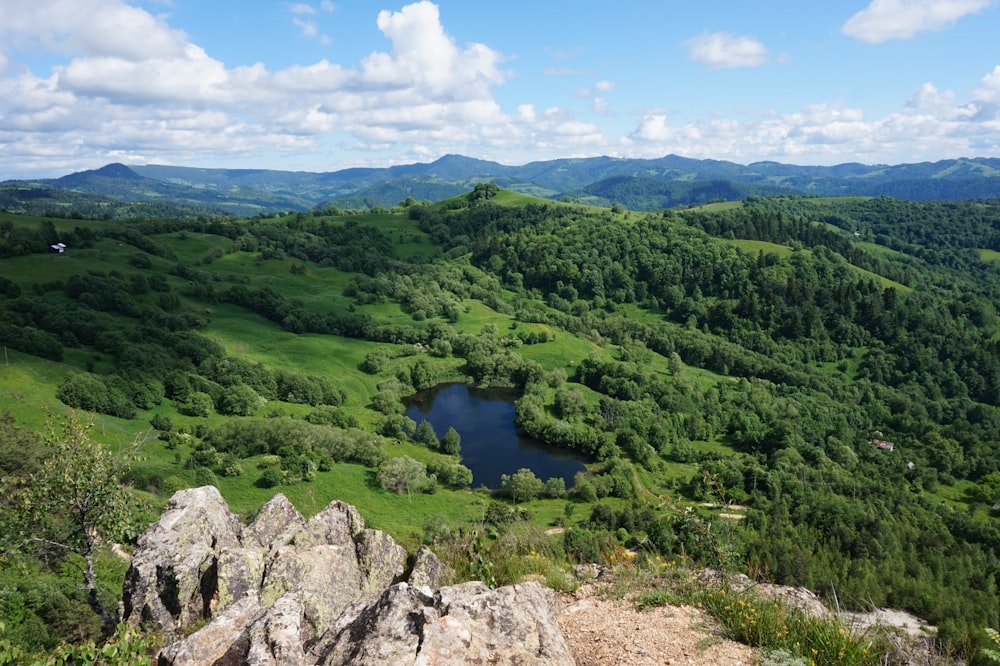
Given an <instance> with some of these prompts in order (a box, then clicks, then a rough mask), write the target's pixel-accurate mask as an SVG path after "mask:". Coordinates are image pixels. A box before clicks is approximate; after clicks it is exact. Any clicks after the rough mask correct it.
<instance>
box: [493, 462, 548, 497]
mask: <svg viewBox="0 0 1000 666" xmlns="http://www.w3.org/2000/svg"><path fill="white" fill-rule="evenodd" d="M500 486H501V487H502V488H503V489H504V490H506V491H507V492H508V493H510V497H511V499H513V500H514V503H515V504H516V503H518V502H530V501H531V500H533V499H535V498H536V497H538V496H539V495H540V494H541V493H542V489H543V488H544V486H545V484H543V483H542V480H541V479H539V478H538V477H537V476H535V473H534V472H532V471H531V470H530V469H527V468H526V467H522V468H521V469H519V470H517V471H516V472H514V474H513V475H508V474H504V475H502V476H501V477H500Z"/></svg>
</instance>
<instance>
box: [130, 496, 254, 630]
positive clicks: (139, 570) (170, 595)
mask: <svg viewBox="0 0 1000 666" xmlns="http://www.w3.org/2000/svg"><path fill="white" fill-rule="evenodd" d="M241 533H242V525H241V524H240V521H239V519H237V517H236V516H235V515H234V514H233V513H232V512H231V511H230V510H229V506H228V505H227V504H226V501H225V500H224V499H223V498H222V495H221V494H219V491H218V489H216V488H215V487H214V486H205V487H203V488H190V489H187V490H180V491H178V492H176V493H175V494H174V496H173V497H171V498H170V501H169V502H167V506H166V509H165V510H164V512H163V515H162V516H160V519H159V520H158V521H157V522H156V523H154V524H153V526H152V527H150V528H149V529H148V530H146V532H145V534H143V535H142V536H141V537H139V543H138V548H137V549H136V551H135V555H134V556H133V558H132V564H131V566H130V567H129V570H128V573H127V574H126V576H125V586H124V591H123V594H122V602H123V612H122V617H123V618H124V620H125V621H126V622H129V623H131V624H139V623H141V622H142V623H152V624H153V625H154V626H156V627H157V629H158V630H160V631H162V632H164V633H165V634H166V635H171V634H172V633H174V632H175V631H177V630H178V629H180V628H181V627H185V626H190V625H191V624H194V623H196V622H199V621H201V620H204V619H206V618H208V617H210V616H211V614H212V611H213V610H214V606H215V605H216V603H217V598H216V593H217V590H218V584H217V578H218V561H219V555H220V553H221V552H222V551H223V550H225V549H229V548H239V547H240V536H241Z"/></svg>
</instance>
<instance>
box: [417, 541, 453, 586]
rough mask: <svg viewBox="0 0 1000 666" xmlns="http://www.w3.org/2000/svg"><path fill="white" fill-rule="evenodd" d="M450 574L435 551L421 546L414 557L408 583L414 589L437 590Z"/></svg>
mask: <svg viewBox="0 0 1000 666" xmlns="http://www.w3.org/2000/svg"><path fill="white" fill-rule="evenodd" d="M450 573H451V572H450V571H448V567H447V566H445V564H444V562H442V561H441V560H440V559H439V558H438V556H437V555H435V554H434V551H432V550H431V549H430V548H428V547H427V546H421V547H420V549H419V550H418V551H417V554H416V555H414V556H413V569H411V570H410V577H409V579H408V580H407V582H408V583H409V584H410V585H412V586H413V587H419V588H424V589H426V590H436V589H437V588H439V587H441V586H442V585H443V584H444V582H445V580H446V579H447V578H448V576H449V575H450Z"/></svg>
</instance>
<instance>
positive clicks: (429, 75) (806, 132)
mask: <svg viewBox="0 0 1000 666" xmlns="http://www.w3.org/2000/svg"><path fill="white" fill-rule="evenodd" d="M998 4H1000V2H998V0H858V1H847V0H840V1H838V2H822V3H803V2H801V1H795V2H792V1H785V0H760V1H758V2H746V1H745V0H740V1H730V0H700V2H697V3H676V2H664V1H663V0H650V1H638V0H620V1H619V2H616V3H608V2H604V1H598V0H576V1H575V2H566V1H564V0H532V1H530V2H529V1H527V0H507V1H506V2H503V3H489V4H487V3H481V2H470V1H469V0H463V1H459V0H437V2H431V1H429V0H423V1H420V2H411V3H406V2H399V1H398V0H397V2H386V1H385V0H377V1H376V2H371V1H365V2H362V1H360V0H355V1H349V0H333V1H330V0H309V1H306V2H271V1H265V0H254V1H253V2H248V1H247V0H2V2H0V179H7V178H30V177H47V176H58V175H62V174H65V173H69V172H72V171H78V170H82V169H88V168H96V167H99V166H102V165H104V164H107V163H108V162H116V161H117V162H124V163H126V164H147V163H158V164H175V165H183V166H204V167H225V168H271V169H289V170H307V171H332V170H337V169H341V168H346V167H352V166H387V165H391V164H401V163H410V162H426V161H432V160H434V159H437V158H438V157H440V156H442V155H445V154H448V153H460V154H463V155H469V156H472V157H479V158H482V159H489V160H495V161H498V162H502V163H505V164H523V163H526V162H530V161H534V160H544V159H553V158H559V157H583V156H593V155H613V156H621V157H659V156H663V155H667V154H671V153H673V154H678V155H683V156H687V157H694V158H712V159H720V160H730V161H733V162H738V163H741V164H747V163H751V162H755V161H759V160H775V161H779V162H787V163H794V164H838V163H842V162H863V163H866V164H876V163H888V164H895V163H900V162H918V161H925V160H937V159H944V158H951V157H963V156H964V157H997V156H1000V39H998V36H1000V6H998Z"/></svg>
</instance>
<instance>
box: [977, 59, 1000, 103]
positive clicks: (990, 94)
mask: <svg viewBox="0 0 1000 666" xmlns="http://www.w3.org/2000/svg"><path fill="white" fill-rule="evenodd" d="M972 98H973V99H975V100H977V101H980V102H985V103H987V104H993V105H996V104H998V103H1000V65H997V66H996V67H994V68H993V71H991V72H990V73H989V74H987V75H986V76H984V77H983V78H982V80H981V81H980V85H979V88H978V89H976V91H975V92H974V93H973V94H972Z"/></svg>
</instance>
